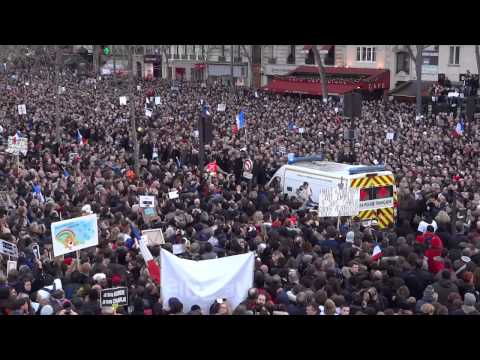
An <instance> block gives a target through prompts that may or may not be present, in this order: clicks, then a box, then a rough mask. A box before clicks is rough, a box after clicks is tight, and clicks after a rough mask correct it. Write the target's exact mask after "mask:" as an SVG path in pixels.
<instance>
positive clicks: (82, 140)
mask: <svg viewBox="0 0 480 360" xmlns="http://www.w3.org/2000/svg"><path fill="white" fill-rule="evenodd" d="M77 142H78V144H79V145H86V144H87V143H88V139H86V138H84V137H83V136H82V133H81V132H80V130H79V129H77Z"/></svg>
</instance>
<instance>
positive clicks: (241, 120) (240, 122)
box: [235, 111, 245, 130]
mask: <svg viewBox="0 0 480 360" xmlns="http://www.w3.org/2000/svg"><path fill="white" fill-rule="evenodd" d="M235 120H236V124H237V130H240V129H242V128H244V127H245V114H244V113H243V111H240V113H239V114H238V115H237V116H236V118H235Z"/></svg>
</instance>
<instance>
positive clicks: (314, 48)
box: [312, 45, 328, 103]
mask: <svg viewBox="0 0 480 360" xmlns="http://www.w3.org/2000/svg"><path fill="white" fill-rule="evenodd" d="M312 51H313V55H314V56H315V62H316V63H317V64H318V74H319V75H320V81H321V83H322V98H323V102H324V103H326V102H327V101H328V84H327V79H326V76H325V66H324V65H323V58H322V56H321V55H320V51H319V50H318V45H312Z"/></svg>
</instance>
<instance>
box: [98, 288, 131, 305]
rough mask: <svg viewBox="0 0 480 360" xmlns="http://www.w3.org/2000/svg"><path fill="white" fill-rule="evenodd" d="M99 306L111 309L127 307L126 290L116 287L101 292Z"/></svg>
mask: <svg viewBox="0 0 480 360" xmlns="http://www.w3.org/2000/svg"><path fill="white" fill-rule="evenodd" d="M100 305H101V306H102V307H103V306H106V307H111V306H113V305H116V306H128V288H127V287H116V288H110V289H104V290H102V292H101V294H100Z"/></svg>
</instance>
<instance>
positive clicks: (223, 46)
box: [222, 45, 225, 57]
mask: <svg viewBox="0 0 480 360" xmlns="http://www.w3.org/2000/svg"><path fill="white" fill-rule="evenodd" d="M222 57H225V45H222Z"/></svg>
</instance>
